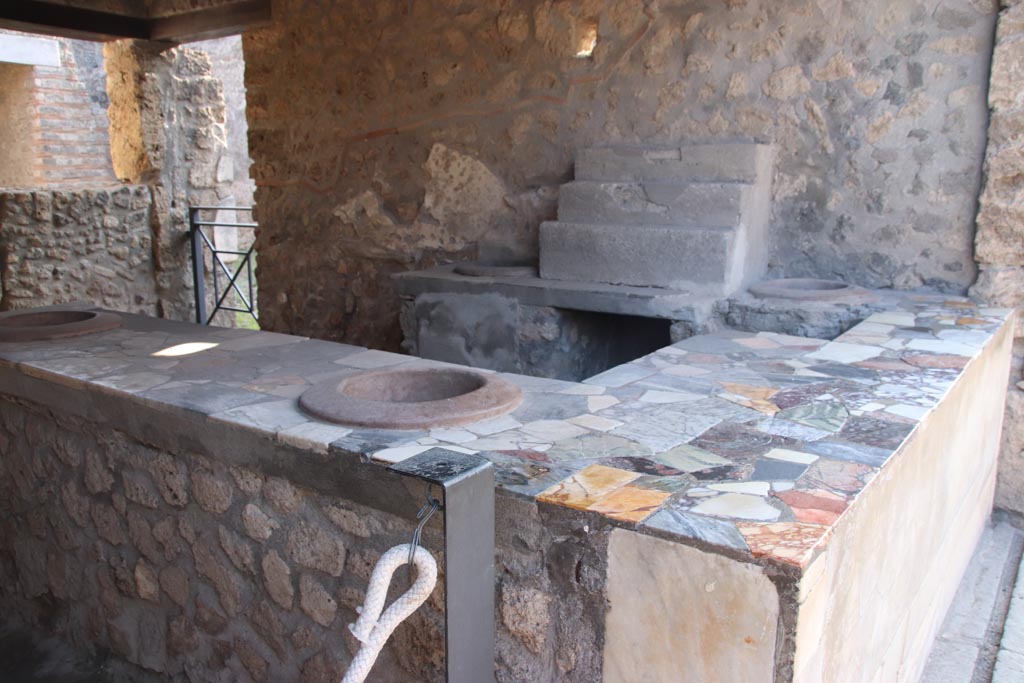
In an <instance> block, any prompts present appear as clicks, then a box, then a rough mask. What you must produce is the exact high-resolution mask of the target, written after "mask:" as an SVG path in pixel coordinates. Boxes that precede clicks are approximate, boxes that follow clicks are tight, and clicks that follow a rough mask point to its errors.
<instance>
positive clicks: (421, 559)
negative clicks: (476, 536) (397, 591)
mask: <svg viewBox="0 0 1024 683" xmlns="http://www.w3.org/2000/svg"><path fill="white" fill-rule="evenodd" d="M432 503H434V504H438V505H439V503H437V501H436V500H435V501H432ZM428 505H431V504H429V503H428ZM424 510H426V506H424ZM435 510H436V508H433V509H432V510H431V512H429V513H426V512H423V514H424V517H423V519H422V522H421V523H420V528H422V526H423V524H425V523H426V521H427V520H428V519H430V515H431V514H433V512H434V511H435ZM416 540H417V541H418V538H417V539H416ZM410 562H411V564H412V565H413V566H415V567H416V580H415V581H414V582H413V584H412V586H410V587H409V590H407V591H405V592H404V593H402V595H400V596H399V597H398V598H396V599H395V601H394V602H392V603H391V605H390V606H388V608H387V609H386V610H385V609H384V601H385V600H386V599H387V596H388V587H389V586H390V585H391V578H392V577H393V576H394V573H395V570H397V569H398V568H399V567H401V566H402V565H404V564H408V563H410ZM436 584H437V561H436V560H435V559H434V556H433V555H431V554H430V553H429V552H427V550H425V549H424V548H421V547H420V546H419V545H418V543H417V544H413V543H405V544H403V545H396V546H395V547H394V548H391V549H390V550H388V551H387V552H386V553H384V554H383V555H381V557H380V559H379V560H378V561H377V566H375V567H374V568H373V573H372V574H371V575H370V584H369V586H367V589H366V602H365V603H364V604H363V606H362V607H361V608H360V609H359V610H358V612H359V618H358V619H356V623H354V624H349V626H348V627H349V630H350V631H352V635H354V636H355V637H356V640H358V641H359V642H360V643H362V647H360V648H359V652H357V653H356V656H355V657H354V658H353V659H352V663H351V664H350V665H349V667H348V671H346V672H345V678H343V679H342V683H362V682H363V681H364V680H365V679H366V677H367V676H368V675H369V674H370V669H371V668H372V667H373V663H374V662H376V661H377V656H378V655H379V654H380V651H381V649H382V648H383V647H384V643H386V642H387V639H388V638H390V637H391V634H392V632H394V630H395V629H396V628H397V627H398V625H399V624H401V623H402V622H403V621H405V620H406V619H407V618H409V616H410V615H411V614H412V613H413V612H415V611H416V610H417V609H419V607H420V605H422V604H423V603H424V602H426V600H427V598H429V597H430V594H431V593H432V592H433V590H434V586H435V585H436Z"/></svg>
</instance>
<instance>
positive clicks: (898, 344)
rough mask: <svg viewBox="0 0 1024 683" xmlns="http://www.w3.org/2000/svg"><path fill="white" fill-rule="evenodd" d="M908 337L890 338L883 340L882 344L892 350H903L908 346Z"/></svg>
mask: <svg viewBox="0 0 1024 683" xmlns="http://www.w3.org/2000/svg"><path fill="white" fill-rule="evenodd" d="M908 341H909V340H908V339H899V338H897V339H890V340H889V341H887V342H882V346H884V347H885V348H887V349H890V350H892V351H901V350H903V349H904V348H906V346H907V342H908Z"/></svg>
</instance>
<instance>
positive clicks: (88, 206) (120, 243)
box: [0, 185, 159, 315]
mask: <svg viewBox="0 0 1024 683" xmlns="http://www.w3.org/2000/svg"><path fill="white" fill-rule="evenodd" d="M151 219H152V195H151V194H150V191H149V188H147V187H145V186H140V185H129V186H122V187H112V188H107V189H96V190H73V189H67V190H37V191H35V192H13V191H0V310H9V309H15V308H30V307H32V306H46V305H51V304H62V303H70V302H77V301H85V302H88V303H92V304H96V305H101V306H105V307H107V308H112V309H116V310H120V311H130V312H132V313H143V314H147V315H154V314H155V313H156V311H157V309H158V306H159V295H158V292H157V287H156V279H155V278H156V271H155V269H154V265H153V243H152V236H151V232H150V221H151Z"/></svg>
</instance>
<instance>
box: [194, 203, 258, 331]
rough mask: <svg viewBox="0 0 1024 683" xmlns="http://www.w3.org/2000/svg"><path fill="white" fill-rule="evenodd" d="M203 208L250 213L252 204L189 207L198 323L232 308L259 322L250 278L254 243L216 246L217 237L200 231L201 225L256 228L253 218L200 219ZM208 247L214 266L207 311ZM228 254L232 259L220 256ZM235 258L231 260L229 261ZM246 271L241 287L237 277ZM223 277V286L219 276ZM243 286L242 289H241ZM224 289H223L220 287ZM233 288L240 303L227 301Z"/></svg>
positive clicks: (207, 323) (213, 210)
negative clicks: (210, 307)
mask: <svg viewBox="0 0 1024 683" xmlns="http://www.w3.org/2000/svg"><path fill="white" fill-rule="evenodd" d="M204 211H210V212H217V211H235V212H243V213H248V214H250V215H251V214H252V207H251V206H250V207H245V206H190V207H189V209H188V224H189V238H190V240H191V243H192V283H193V285H194V287H195V296H196V322H197V323H199V324H200V325H209V324H210V322H211V321H212V320H213V317H214V316H215V315H217V313H218V312H219V311H233V312H236V313H248V314H249V315H251V316H252V317H253V320H255V321H256V322H259V316H258V314H257V312H256V296H255V279H254V278H253V269H252V261H253V247H254V245H253V244H250V246H249V248H248V249H246V250H244V251H241V250H238V249H220V248H218V247H217V240H216V237H213V238H211V236H210V235H209V234H207V233H206V232H204V231H203V229H204V228H208V229H216V228H231V229H238V230H245V229H255V228H256V227H258V226H257V224H256V223H254V222H246V223H243V222H227V221H218V220H203V219H202V217H201V214H202V213H203V212H204ZM206 250H209V252H210V255H211V256H212V262H213V267H212V268H211V271H212V275H213V302H214V304H213V310H212V311H210V312H209V315H207V305H206V272H205V270H206V259H205V256H206V254H205V252H206ZM225 255H231V256H234V257H236V258H235V259H224V258H222V256H225ZM231 261H234V263H231ZM243 271H244V272H245V282H244V283H243V287H239V284H238V278H239V276H240V275H241V274H242V272H243ZM223 279H226V284H225V285H224V286H223V287H222V286H221V280H223ZM243 288H244V290H245V291H243ZM222 290H223V291H222ZM231 292H234V293H235V294H237V296H238V300H239V301H241V305H240V306H235V305H231V304H233V303H234V302H231V304H229V303H228V295H229V294H231Z"/></svg>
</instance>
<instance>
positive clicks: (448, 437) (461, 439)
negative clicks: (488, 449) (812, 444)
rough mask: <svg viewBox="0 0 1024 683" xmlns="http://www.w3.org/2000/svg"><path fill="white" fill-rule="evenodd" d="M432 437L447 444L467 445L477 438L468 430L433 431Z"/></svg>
mask: <svg viewBox="0 0 1024 683" xmlns="http://www.w3.org/2000/svg"><path fill="white" fill-rule="evenodd" d="M430 436H431V437H433V438H435V439H437V440H438V441H444V442H446V443H466V442H467V441H472V440H473V439H476V438H477V435H476V434H474V433H473V432H471V431H469V430H467V429H431V430H430Z"/></svg>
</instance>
